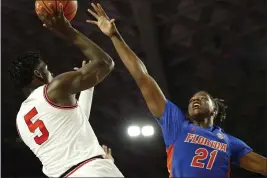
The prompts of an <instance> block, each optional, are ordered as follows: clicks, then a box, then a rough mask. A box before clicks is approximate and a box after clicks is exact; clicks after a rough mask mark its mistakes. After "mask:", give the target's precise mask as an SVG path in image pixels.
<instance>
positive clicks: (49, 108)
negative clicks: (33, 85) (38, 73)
mask: <svg viewBox="0 0 267 178" xmlns="http://www.w3.org/2000/svg"><path fill="white" fill-rule="evenodd" d="M16 123H17V129H18V132H19V134H20V136H21V138H22V140H23V141H24V143H25V144H26V145H27V146H28V147H29V148H30V149H31V150H32V151H33V153H34V154H35V155H36V156H37V157H38V158H39V160H40V161H41V162H42V165H43V173H44V174H45V175H47V176H48V177H59V176H60V175H61V174H63V173H64V172H66V171H67V170H68V169H69V168H71V167H72V166H74V165H76V164H78V163H80V162H82V161H84V160H86V159H89V158H91V157H94V156H98V155H105V152H104V151H103V149H102V147H101V146H100V145H99V143H98V140H97V138H96V136H95V134H94V131H93V129H92V127H91V125H90V124H89V121H88V118H87V117H86V115H85V113H84V112H83V110H82V108H81V107H80V106H79V103H78V102H77V103H76V104H75V105H74V106H61V105H58V104H55V103H53V102H52V101H51V100H49V98H48V96H47V85H44V86H41V87H39V88H37V89H35V90H34V91H33V92H32V93H31V95H30V96H29V97H28V98H27V99H26V100H25V101H24V102H23V103H22V105H21V107H20V110H19V112H18V114H17V119H16Z"/></svg>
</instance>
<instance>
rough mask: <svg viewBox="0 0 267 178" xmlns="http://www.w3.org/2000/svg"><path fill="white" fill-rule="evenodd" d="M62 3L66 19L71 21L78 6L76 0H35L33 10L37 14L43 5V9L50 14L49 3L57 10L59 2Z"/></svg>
mask: <svg viewBox="0 0 267 178" xmlns="http://www.w3.org/2000/svg"><path fill="white" fill-rule="evenodd" d="M60 3H61V4H62V5H63V11H64V15H65V17H66V19H68V20H69V21H71V20H72V19H73V18H74V17H75V15H76V12H77V8H78V3H77V0H64V1H59V0H36V1H35V12H36V13H37V14H38V13H39V12H41V8H42V7H43V8H44V9H45V11H46V12H47V13H48V14H50V15H53V14H52V11H51V10H50V8H49V4H52V6H53V7H54V9H55V10H56V11H59V4H60Z"/></svg>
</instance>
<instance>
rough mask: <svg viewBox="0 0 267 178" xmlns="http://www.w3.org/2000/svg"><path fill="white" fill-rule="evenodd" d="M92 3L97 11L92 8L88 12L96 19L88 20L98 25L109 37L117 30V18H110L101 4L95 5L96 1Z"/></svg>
mask: <svg viewBox="0 0 267 178" xmlns="http://www.w3.org/2000/svg"><path fill="white" fill-rule="evenodd" d="M91 5H92V7H93V8H94V10H95V12H96V13H95V12H93V11H92V10H90V9H88V12H89V13H90V14H91V15H92V16H94V17H95V18H96V21H93V20H86V22H87V23H91V24H95V25H97V26H98V28H99V29H100V30H101V31H102V32H103V33H104V34H105V35H107V36H109V37H111V36H112V35H114V33H115V32H116V26H115V23H114V21H115V19H111V20H110V19H109V17H108V16H107V14H106V13H105V11H104V10H103V8H102V7H101V5H100V4H97V5H95V4H94V3H91Z"/></svg>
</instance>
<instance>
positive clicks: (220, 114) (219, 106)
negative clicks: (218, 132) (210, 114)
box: [212, 98, 227, 123]
mask: <svg viewBox="0 0 267 178" xmlns="http://www.w3.org/2000/svg"><path fill="white" fill-rule="evenodd" d="M212 100H213V102H214V104H215V107H216V110H217V115H216V119H219V122H221V123H222V122H223V121H224V120H225V119H226V109H227V106H226V105H225V103H224V100H223V99H219V98H212Z"/></svg>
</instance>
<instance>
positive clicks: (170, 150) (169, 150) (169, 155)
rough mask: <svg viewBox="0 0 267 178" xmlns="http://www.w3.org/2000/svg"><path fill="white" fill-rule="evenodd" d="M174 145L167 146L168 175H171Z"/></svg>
mask: <svg viewBox="0 0 267 178" xmlns="http://www.w3.org/2000/svg"><path fill="white" fill-rule="evenodd" d="M173 150H174V145H171V146H169V147H168V148H167V168H168V171H169V173H170V175H169V177H172V159H173Z"/></svg>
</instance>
